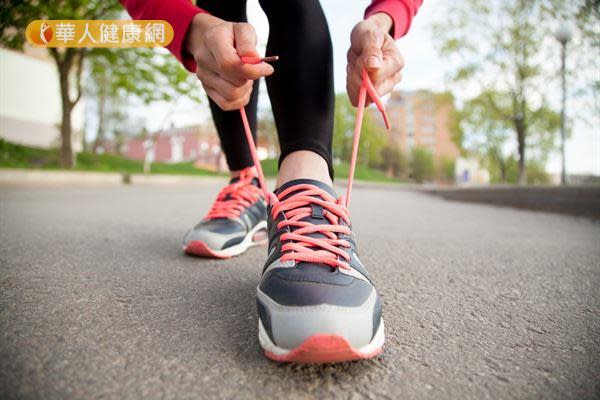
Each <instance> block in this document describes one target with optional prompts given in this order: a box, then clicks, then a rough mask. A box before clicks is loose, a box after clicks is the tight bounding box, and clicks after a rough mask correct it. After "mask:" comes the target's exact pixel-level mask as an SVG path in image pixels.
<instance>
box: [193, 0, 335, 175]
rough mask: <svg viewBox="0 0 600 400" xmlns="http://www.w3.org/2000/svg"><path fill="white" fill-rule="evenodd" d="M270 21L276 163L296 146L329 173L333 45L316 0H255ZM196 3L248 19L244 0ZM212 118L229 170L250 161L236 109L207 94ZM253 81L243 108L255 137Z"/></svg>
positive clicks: (235, 18)
mask: <svg viewBox="0 0 600 400" xmlns="http://www.w3.org/2000/svg"><path fill="white" fill-rule="evenodd" d="M259 3H260V6H261V7H262V9H263V11H264V12H265V14H266V15H267V18H268V20H269V41H268V43H267V52H266V55H278V56H279V60H278V61H276V62H275V63H273V67H274V68H275V72H274V73H273V74H272V75H271V76H269V77H267V78H266V81H267V90H268V92H269V98H270V99H271V105H272V107H273V115H274V117H275V125H276V127H277V134H278V136H279V147H280V148H281V156H280V157H279V163H280V164H281V161H282V160H283V159H284V158H285V156H287V155H288V154H290V153H291V152H294V151H298V150H311V151H314V152H315V153H317V154H319V155H321V156H322V157H323V158H324V159H325V160H326V161H327V165H328V166H329V174H330V175H331V177H332V178H333V167H332V156H331V141H332V136H333V111H334V99H335V97H334V92H333V50H332V46H331V38H330V35H329V28H328V26H327V20H326V19H325V14H323V10H322V9H321V4H320V3H319V0H259ZM197 4H198V6H199V7H201V8H203V9H205V10H206V11H208V12H209V13H210V14H212V15H214V16H215V17H218V18H221V19H223V20H226V21H230V22H247V17H246V0H197ZM209 102H210V109H211V111H212V116H213V120H214V122H215V126H216V128H217V132H218V134H219V138H220V139H221V147H222V149H223V152H224V153H225V157H226V159H227V164H228V165H229V169H230V170H232V171H235V170H240V169H243V168H245V167H249V166H251V165H253V162H252V158H251V157H250V151H249V150H248V145H247V143H246V137H245V134H244V128H243V126H242V122H241V120H240V114H239V112H238V111H223V110H221V108H219V106H218V105H217V104H216V103H215V102H213V101H212V100H210V99H209ZM257 102H258V81H256V82H255V83H254V89H253V91H252V96H251V97H250V102H249V103H248V105H247V106H246V113H247V114H248V119H249V122H250V127H251V128H252V132H253V134H254V135H255V138H256V105H257Z"/></svg>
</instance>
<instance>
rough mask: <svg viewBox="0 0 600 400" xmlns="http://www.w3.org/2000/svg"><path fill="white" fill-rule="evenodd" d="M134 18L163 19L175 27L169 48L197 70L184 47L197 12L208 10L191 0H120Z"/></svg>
mask: <svg viewBox="0 0 600 400" xmlns="http://www.w3.org/2000/svg"><path fill="white" fill-rule="evenodd" d="M120 1H121V3H122V4H123V6H124V7H125V9H127V12H128V13H129V15H131V18H133V19H162V20H164V21H167V22H168V23H170V24H171V26H172V27H173V31H174V33H175V35H174V36H173V41H172V42H171V44H169V45H168V46H167V49H168V50H169V51H170V52H171V53H173V55H175V57H177V59H178V60H179V61H181V63H182V64H183V66H184V67H185V68H186V69H187V70H188V71H191V72H196V62H195V61H194V58H193V57H192V55H191V54H190V53H189V52H188V51H187V50H186V49H184V48H183V42H184V40H185V36H186V34H187V31H188V29H189V27H190V24H191V23H192V19H193V18H194V16H196V14H199V13H205V14H207V12H206V11H204V10H202V9H201V8H198V7H196V6H195V5H193V4H192V2H191V1H189V0H170V1H164V0H120Z"/></svg>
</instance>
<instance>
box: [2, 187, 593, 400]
mask: <svg viewBox="0 0 600 400" xmlns="http://www.w3.org/2000/svg"><path fill="white" fill-rule="evenodd" d="M217 189H218V188H217V186H215V185H214V184H210V183H206V184H199V185H196V187H193V188H189V187H188V188H186V187H185V186H180V185H172V186H168V185H162V186H143V185H142V186H130V187H128V186H104V187H102V186H97V187H80V188H77V187H70V188H66V187H63V188H60V187H45V188H32V187H30V188H28V187H21V188H14V187H13V188H9V187H2V188H0V398H3V399H4V398H7V399H10V398H20V399H28V398H44V399H93V398H104V399H110V398H115V399H120V398H127V399H135V398H140V399H142V398H144V399H148V398H227V399H238V398H259V399H280V398H284V399H294V398H306V399H309V398H319V399H322V398H344V399H359V398H374V399H375V398H377V399H378V398H384V399H400V398H407V399H411V398H430V399H446V398H451V399H469V398H470V399H485V398H491V399H504V398H533V399H535V398H544V399H551V398H555V399H586V398H594V397H596V398H598V397H599V396H600V379H598V378H599V376H600V224H599V223H597V222H593V221H591V220H588V219H584V218H576V217H568V216H560V215H552V214H545V213H535V212H530V211H521V210H513V209H508V208H494V207H491V206H484V205H475V204H462V203H456V202H446V201H444V200H442V199H439V198H436V197H430V196H428V195H425V194H419V193H413V192H408V191H402V190H390V189H386V190H379V189H375V188H369V189H366V188H363V189H357V190H356V192H355V195H354V197H353V202H354V204H353V213H354V224H355V231H356V232H357V234H358V239H359V250H360V251H361V259H362V260H363V262H364V263H365V264H366V265H367V266H368V267H369V269H370V270H371V271H372V274H373V276H374V279H375V281H376V282H377V283H378V288H379V291H380V293H381V295H382V299H383V304H384V317H385V320H386V328H387V342H386V350H385V353H384V355H383V356H381V357H380V358H378V359H376V360H373V361H367V362H355V363H346V364H341V365H336V366H331V365H326V366H320V367H316V366H297V365H278V364H275V363H272V362H270V361H268V360H266V359H265V358H263V356H262V355H261V352H260V349H259V346H258V341H257V337H256V333H257V326H256V325H257V317H256V313H255V303H254V291H255V286H256V283H257V281H258V278H259V271H260V268H261V266H262V262H263V258H264V256H265V254H264V253H265V251H264V248H257V249H253V250H251V251H250V252H249V253H247V254H246V255H244V256H242V257H239V258H236V259H233V260H229V261H224V262H216V261H209V260H202V259H196V258H190V257H186V256H184V255H183V254H181V251H180V247H179V245H180V243H179V241H180V239H181V238H182V236H183V234H184V232H185V230H186V229H187V228H188V227H190V226H191V225H192V224H193V223H194V222H195V220H196V219H198V217H201V216H202V214H203V210H205V209H206V207H207V206H208V204H209V202H210V201H211V199H212V198H213V197H214V195H215V194H216V191H217Z"/></svg>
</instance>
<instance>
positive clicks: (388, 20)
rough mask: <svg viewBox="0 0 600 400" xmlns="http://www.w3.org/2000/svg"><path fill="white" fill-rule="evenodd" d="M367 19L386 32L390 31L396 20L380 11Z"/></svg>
mask: <svg viewBox="0 0 600 400" xmlns="http://www.w3.org/2000/svg"><path fill="white" fill-rule="evenodd" d="M366 21H368V22H369V23H371V24H373V26H375V28H376V29H377V30H380V31H382V32H385V33H390V32H391V31H392V28H393V27H394V20H393V19H392V17H390V16H389V14H387V13H384V12H378V13H375V14H373V15H370V16H369V17H368V18H367V19H366Z"/></svg>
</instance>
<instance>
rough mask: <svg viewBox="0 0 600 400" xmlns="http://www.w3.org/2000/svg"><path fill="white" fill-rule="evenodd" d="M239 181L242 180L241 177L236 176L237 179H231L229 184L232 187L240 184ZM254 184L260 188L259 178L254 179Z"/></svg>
mask: <svg viewBox="0 0 600 400" xmlns="http://www.w3.org/2000/svg"><path fill="white" fill-rule="evenodd" d="M239 180H240V177H239V176H236V177H235V178H231V179H230V180H229V184H230V185H231V184H232V183H236V182H239ZM252 184H253V185H254V186H256V187H260V182H259V180H258V178H256V177H254V178H252Z"/></svg>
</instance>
